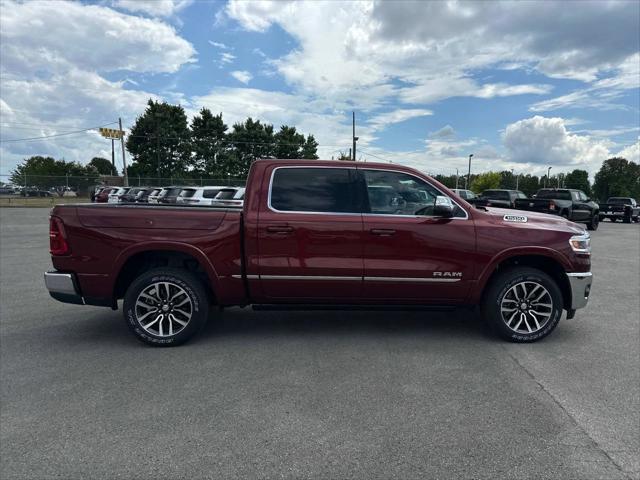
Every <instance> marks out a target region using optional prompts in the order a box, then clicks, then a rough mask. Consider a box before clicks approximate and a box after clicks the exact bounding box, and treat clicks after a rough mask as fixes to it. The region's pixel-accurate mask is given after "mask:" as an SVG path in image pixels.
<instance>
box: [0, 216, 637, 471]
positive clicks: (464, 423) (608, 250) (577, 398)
mask: <svg viewBox="0 0 640 480" xmlns="http://www.w3.org/2000/svg"><path fill="white" fill-rule="evenodd" d="M47 216H48V209H40V208H31V209H30V208H25V209H23V208H13V209H10V208H6V209H0V225H1V229H0V230H1V232H0V272H1V277H2V280H1V302H0V304H1V310H0V316H1V320H0V373H1V398H0V401H1V402H0V467H1V468H0V477H2V478H3V479H10V478H38V479H43V478H65V479H73V478H78V479H80V478H193V479H196V478H322V479H329V478H385V479H386V478H398V479H410V478H474V479H476V478H487V479H489V478H536V479H538V478H549V479H557V478H568V479H622V478H640V466H639V464H638V458H640V405H639V403H640V315H639V307H640V294H639V283H638V282H639V281H640V273H639V272H640V226H639V225H637V224H630V225H626V224H621V223H617V224H611V223H608V222H605V223H604V224H602V225H601V227H600V229H599V230H598V231H597V232H594V233H593V272H594V276H595V277H594V278H595V280H594V287H593V293H592V297H591V300H590V303H589V305H588V307H587V308H586V309H584V310H581V311H578V314H577V315H576V318H575V319H573V320H569V321H566V320H563V321H561V323H560V325H559V326H558V328H557V329H556V331H555V332H554V333H553V334H552V335H551V336H550V337H548V338H547V339H545V340H543V341H542V342H539V343H536V344H530V345H514V344H508V343H504V342H502V341H500V340H497V339H495V338H494V337H492V336H491V335H490V334H489V333H488V332H487V331H486V330H485V328H484V327H483V325H482V323H481V322H480V321H478V319H477V318H475V317H474V315H473V314H470V313H469V312H468V311H464V310H461V311H457V312H455V313H450V312H449V313H426V312H399V313H394V312H378V313H368V312H344V313H342V312H308V313H305V312H286V313H283V312H253V311H251V310H249V309H246V310H241V309H233V310H229V311H226V312H225V313H224V315H223V317H222V320H221V322H220V323H219V324H217V325H216V324H215V323H212V324H210V325H209V326H208V327H207V329H206V330H205V332H204V333H203V334H202V335H201V336H199V337H198V338H197V339H195V340H194V341H193V342H191V343H189V344H187V345H185V346H183V347H179V348H173V349H155V348H151V347H147V346H145V345H143V344H141V343H139V342H138V341H137V340H135V339H134V338H133V336H132V335H131V334H130V333H129V332H128V330H127V328H126V326H125V324H124V322H123V320H122V314H121V312H120V311H118V312H114V311H111V310H109V309H103V308H95V307H82V306H74V305H65V304H62V303H58V302H56V301H54V300H53V299H51V298H50V297H49V295H48V294H47V292H46V290H45V287H44V284H43V281H42V272H43V271H44V270H46V269H48V268H50V260H49V255H48V225H47Z"/></svg>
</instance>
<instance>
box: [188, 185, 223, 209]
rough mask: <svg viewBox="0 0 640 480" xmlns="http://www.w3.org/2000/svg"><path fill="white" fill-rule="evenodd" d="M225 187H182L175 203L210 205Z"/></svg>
mask: <svg viewBox="0 0 640 480" xmlns="http://www.w3.org/2000/svg"><path fill="white" fill-rule="evenodd" d="M223 188H225V187H215V186H211V187H184V188H183V189H182V192H180V195H178V198H177V199H176V203H178V204H182V205H212V204H213V199H214V198H215V197H216V195H218V193H219V192H220V190H222V189H223Z"/></svg>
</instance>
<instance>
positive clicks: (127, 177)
mask: <svg viewBox="0 0 640 480" xmlns="http://www.w3.org/2000/svg"><path fill="white" fill-rule="evenodd" d="M118 125H120V145H122V168H124V186H125V187H128V186H129V175H128V174H127V160H126V158H125V156H124V132H123V131H122V118H120V117H118Z"/></svg>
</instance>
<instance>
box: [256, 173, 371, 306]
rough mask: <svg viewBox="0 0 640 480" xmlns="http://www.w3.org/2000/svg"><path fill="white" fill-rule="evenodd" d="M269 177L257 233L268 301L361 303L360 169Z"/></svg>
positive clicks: (279, 174) (259, 268) (263, 289)
mask: <svg viewBox="0 0 640 480" xmlns="http://www.w3.org/2000/svg"><path fill="white" fill-rule="evenodd" d="M265 173H266V175H267V176H268V178H269V183H268V187H267V188H268V189H269V190H268V200H267V202H266V204H263V205H261V206H260V208H259V217H258V232H257V240H258V251H259V252H258V270H259V283H260V287H261V290H262V294H263V296H264V298H265V300H267V301H268V299H270V298H274V299H276V298H277V299H289V300H291V301H296V302H316V301H317V302H323V301H334V300H335V299H341V298H343V299H348V300H353V299H355V298H358V297H360V296H361V293H362V292H361V289H362V276H363V260H362V235H363V233H362V232H363V230H362V214H361V206H360V203H361V201H360V199H359V198H358V196H359V193H358V189H357V188H356V181H355V179H356V172H355V169H354V168H349V167H344V168H342V167H298V166H295V167H294V166H283V167H277V166H276V167H275V168H273V169H272V170H271V171H269V170H267V171H266V172H265ZM263 188H265V184H264V183H263ZM252 280H255V279H252Z"/></svg>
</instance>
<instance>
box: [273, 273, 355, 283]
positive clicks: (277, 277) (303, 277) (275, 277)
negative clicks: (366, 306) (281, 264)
mask: <svg viewBox="0 0 640 480" xmlns="http://www.w3.org/2000/svg"><path fill="white" fill-rule="evenodd" d="M260 279H261V280H314V281H315V280H330V281H331V280H338V281H349V282H351V281H361V280H362V277H339V276H325V275H260Z"/></svg>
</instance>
